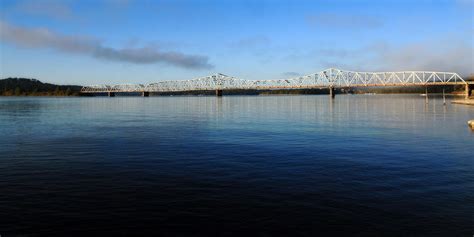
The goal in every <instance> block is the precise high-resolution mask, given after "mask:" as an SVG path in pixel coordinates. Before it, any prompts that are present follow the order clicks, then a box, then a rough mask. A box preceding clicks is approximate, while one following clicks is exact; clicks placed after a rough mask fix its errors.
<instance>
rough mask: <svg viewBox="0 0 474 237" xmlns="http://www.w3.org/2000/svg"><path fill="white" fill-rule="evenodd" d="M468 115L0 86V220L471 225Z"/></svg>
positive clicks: (401, 227) (255, 226)
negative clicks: (18, 91) (34, 91)
mask: <svg viewBox="0 0 474 237" xmlns="http://www.w3.org/2000/svg"><path fill="white" fill-rule="evenodd" d="M448 102H449V101H448ZM469 119H474V107H470V106H465V105H452V104H449V103H448V105H447V106H443V105H442V99H440V98H430V103H429V104H428V105H426V104H425V101H424V98H423V97H420V96H418V95H353V96H351V95H344V96H343V95H338V96H337V97H336V99H335V100H334V101H331V100H330V99H329V98H328V96H324V95H321V96H229V97H223V98H215V97H149V98H141V97H115V98H106V97H95V98H33V97H29V98H26V97H25V98H0V133H1V136H0V234H1V235H2V236H15V235H25V236H28V235H33V236H36V235H39V236H55V235H67V236H72V235H77V236H79V235H81V236H84V235H98V234H100V235H112V234H113V235H119V236H121V235H124V236H129V235H135V236H136V235H143V234H159V235H169V236H175V235H180V236H213V235H218V236H226V235H245V234H247V235H248V234H251V235H258V236H290V235H291V236H314V235H315V234H344V235H356V236H357V235H384V236H387V235H389V236H390V235H398V236H399V235H426V236H428V235H429V236H433V235H435V236H436V235H447V236H456V235H463V236H471V235H472V234H473V229H474V228H473V226H474V221H473V214H472V213H474V192H473V191H474V166H473V164H474V163H473V161H474V155H473V147H474V132H471V131H470V130H469V129H468V127H467V124H466V121H467V120H469Z"/></svg>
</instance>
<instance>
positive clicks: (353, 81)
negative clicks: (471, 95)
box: [81, 68, 467, 93]
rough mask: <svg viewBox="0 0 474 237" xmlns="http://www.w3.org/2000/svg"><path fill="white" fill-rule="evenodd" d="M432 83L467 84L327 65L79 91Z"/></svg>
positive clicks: (437, 75) (434, 75)
mask: <svg viewBox="0 0 474 237" xmlns="http://www.w3.org/2000/svg"><path fill="white" fill-rule="evenodd" d="M432 85H467V82H466V81H464V80H463V79H462V78H461V77H460V76H459V75H458V74H457V73H453V72H430V71H401V72H355V71H345V70H340V69H336V68H329V69H326V70H323V71H320V72H317V73H313V74H309V75H306V76H300V77H295V78H289V79H278V80H245V79H239V78H235V77H230V76H226V75H224V74H220V73H218V74H215V75H211V76H207V77H201V78H196V79H192V80H176V81H161V82H156V83H150V84H146V85H143V84H120V85H91V86H85V87H83V88H82V90H81V92H82V93H102V92H178V91H198V90H238V89H253V90H265V89H304V88H307V89H309V88H352V87H369V86H375V87H378V86H432Z"/></svg>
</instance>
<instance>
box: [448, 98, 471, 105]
mask: <svg viewBox="0 0 474 237" xmlns="http://www.w3.org/2000/svg"><path fill="white" fill-rule="evenodd" d="M451 103H452V104H462V105H474V99H464V100H453V101H451Z"/></svg>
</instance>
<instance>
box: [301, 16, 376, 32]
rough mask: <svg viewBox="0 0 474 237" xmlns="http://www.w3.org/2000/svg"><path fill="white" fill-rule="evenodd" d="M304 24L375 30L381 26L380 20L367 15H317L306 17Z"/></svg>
mask: <svg viewBox="0 0 474 237" xmlns="http://www.w3.org/2000/svg"><path fill="white" fill-rule="evenodd" d="M306 22H307V23H308V24H309V25H310V26H313V27H324V28H332V29H333V28H340V29H344V30H347V29H375V28H380V27H382V26H383V22H382V21H381V20H380V18H377V17H374V16H367V15H347V14H329V13H327V14H318V15H310V16H307V17H306Z"/></svg>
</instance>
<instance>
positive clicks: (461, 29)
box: [0, 0, 474, 85]
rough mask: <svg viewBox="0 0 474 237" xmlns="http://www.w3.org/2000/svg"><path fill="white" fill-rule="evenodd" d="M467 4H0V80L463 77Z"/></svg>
mask: <svg viewBox="0 0 474 237" xmlns="http://www.w3.org/2000/svg"><path fill="white" fill-rule="evenodd" d="M473 8H474V4H473V0H449V1H448V0H444V1H443V0H432V1H428V0H411V1H408V0H406V1H404V0H397V1H395V0H386V1H383V0H379V1H367V0H352V1H349V0H346V1H343V0H332V1H330V0H326V1H279V0H275V1H236V0H234V1H230V0H227V1H226V0H224V1H222V0H221V1H209V0H200V1H197V0H195V1H191V0H187V1H185V0H178V1H171V0H169V1H151V0H150V1H144V0H95V1H93V0H85V1H73V0H62V1H59V0H21V1H12V0H2V1H0V10H1V15H0V77H1V78H5V77H29V78H37V79H40V80H42V81H46V82H52V83H60V84H83V85H85V84H102V83H149V82H154V81H160V80H180V79H191V78H195V77H200V76H206V75H209V74H213V73H217V72H220V73H224V74H227V75H231V76H235V77H239V78H245V79H277V78H288V77H294V76H298V75H304V74H309V73H313V72H317V71H320V70H322V69H325V68H328V67H338V68H341V69H347V70H362V71H387V70H436V71H454V72H458V73H460V74H462V75H468V74H470V73H473V72H474V69H473V65H474V60H473V57H474V56H473V46H474V26H473V21H474V15H473V14H474V13H473Z"/></svg>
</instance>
